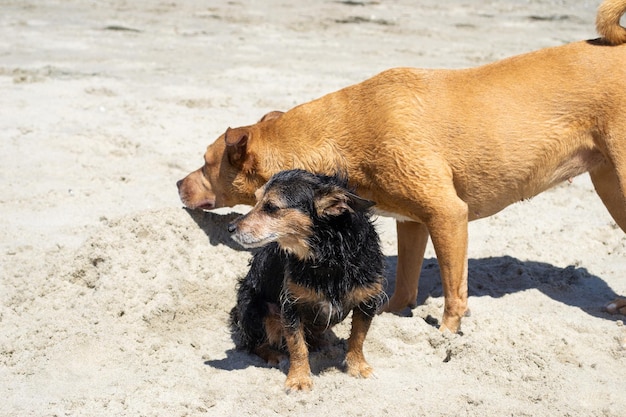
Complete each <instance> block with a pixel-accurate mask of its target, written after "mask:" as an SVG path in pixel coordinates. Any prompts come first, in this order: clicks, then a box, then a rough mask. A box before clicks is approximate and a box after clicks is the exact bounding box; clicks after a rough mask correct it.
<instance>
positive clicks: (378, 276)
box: [230, 170, 384, 352]
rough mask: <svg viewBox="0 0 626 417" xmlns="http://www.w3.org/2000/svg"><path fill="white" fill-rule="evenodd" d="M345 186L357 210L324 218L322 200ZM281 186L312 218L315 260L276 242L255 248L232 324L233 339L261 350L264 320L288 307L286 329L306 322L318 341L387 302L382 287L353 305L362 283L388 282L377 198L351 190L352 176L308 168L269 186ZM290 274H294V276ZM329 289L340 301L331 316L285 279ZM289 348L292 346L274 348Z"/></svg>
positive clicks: (309, 333) (321, 290)
mask: <svg viewBox="0 0 626 417" xmlns="http://www.w3.org/2000/svg"><path fill="white" fill-rule="evenodd" d="M337 187H340V188H341V189H342V192H345V194H346V195H348V196H353V197H354V198H352V197H351V198H350V203H349V206H350V208H351V210H346V211H344V212H342V213H340V214H339V215H336V216H324V215H322V216H319V215H318V214H317V210H316V208H315V201H316V199H317V198H319V197H321V196H323V195H324V194H325V193H329V192H331V191H332V190H336V189H337ZM270 188H274V189H275V190H278V191H279V192H280V193H281V195H282V196H284V197H285V198H286V199H287V200H288V206H289V207H290V208H295V209H297V210H300V211H301V212H302V213H305V214H306V215H307V216H309V217H310V218H311V220H312V223H313V228H312V229H313V233H312V236H311V237H310V239H309V240H308V243H309V246H310V249H311V251H312V253H313V257H312V258H311V259H310V260H305V261H303V260H300V259H298V258H297V257H296V256H294V255H292V254H289V253H288V252H286V251H284V250H282V249H281V248H280V247H279V245H278V244H277V243H270V244H268V245H266V246H264V247H263V248H260V249H259V250H258V251H257V252H256V253H254V255H253V258H252V260H251V262H250V270H249V272H248V274H247V275H246V276H245V277H244V278H243V279H241V280H240V282H239V286H238V290H237V305H236V306H235V307H234V308H233V309H232V311H231V315H230V319H231V321H230V325H231V331H232V335H233V340H234V341H235V343H236V345H237V347H238V348H240V349H247V350H248V351H250V352H253V351H254V349H255V348H257V347H259V346H261V345H262V344H264V343H267V338H266V334H265V328H264V325H263V320H264V318H265V317H266V316H267V315H268V314H270V310H272V311H273V312H278V311H279V312H280V315H281V319H282V323H283V326H285V327H286V328H290V327H291V328H292V329H293V328H295V327H297V326H298V325H299V323H300V322H302V323H303V324H304V328H305V333H306V335H307V341H308V342H309V343H314V342H315V337H317V336H319V335H320V334H321V332H323V331H324V330H325V329H327V328H330V327H332V326H333V325H335V324H337V323H339V322H341V321H342V320H343V319H345V318H346V316H347V315H348V314H349V313H350V311H352V309H354V308H358V309H360V310H362V311H363V312H364V313H365V314H366V315H368V316H370V317H372V316H374V315H375V314H376V312H377V310H378V309H379V308H380V307H381V304H382V302H383V295H384V293H383V292H382V291H381V292H380V293H378V294H377V295H376V296H375V297H372V298H371V299H369V300H366V301H365V302H362V303H361V304H359V305H356V306H354V305H345V302H344V301H345V296H346V295H347V294H349V293H350V292H351V291H353V290H355V289H357V288H359V287H371V286H373V285H376V284H381V285H380V288H382V280H383V269H384V256H383V253H382V251H381V249H380V240H379V237H378V234H377V233H376V230H375V228H374V225H373V224H372V221H371V218H370V217H371V214H370V212H369V208H370V207H371V206H372V205H373V202H369V201H367V200H362V199H358V197H356V196H354V195H353V194H351V193H350V191H349V190H348V188H347V181H346V180H345V179H344V178H342V177H340V176H323V175H315V174H311V173H308V172H306V171H301V170H291V171H283V172H281V173H278V174H276V175H275V176H273V177H272V178H271V179H270V181H269V182H268V183H267V185H266V191H267V190H269V189H270ZM287 277H289V278H287ZM286 279H291V280H292V281H293V282H294V283H296V284H298V285H300V286H305V287H307V288H310V289H314V290H315V291H317V292H318V293H322V294H324V296H325V298H326V300H327V301H328V302H330V303H331V305H332V306H333V308H332V314H331V315H330V316H329V315H328V314H324V312H323V311H321V310H320V309H319V307H318V306H316V305H307V304H303V303H300V302H298V300H294V299H293V298H292V297H290V296H289V294H287V291H286V290H285V286H284V284H285V280H286ZM272 347H273V348H276V349H284V346H272Z"/></svg>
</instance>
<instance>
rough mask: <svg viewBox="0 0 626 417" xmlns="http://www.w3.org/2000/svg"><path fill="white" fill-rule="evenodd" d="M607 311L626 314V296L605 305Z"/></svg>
mask: <svg viewBox="0 0 626 417" xmlns="http://www.w3.org/2000/svg"><path fill="white" fill-rule="evenodd" d="M604 308H605V309H606V311H607V312H609V313H611V314H624V315H626V298H618V299H616V300H613V301H612V302H610V303H609V304H607V305H606V307H604Z"/></svg>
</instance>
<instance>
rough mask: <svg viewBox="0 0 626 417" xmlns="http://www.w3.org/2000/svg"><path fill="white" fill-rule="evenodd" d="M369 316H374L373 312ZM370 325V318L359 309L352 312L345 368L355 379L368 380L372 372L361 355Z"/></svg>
mask: <svg viewBox="0 0 626 417" xmlns="http://www.w3.org/2000/svg"><path fill="white" fill-rule="evenodd" d="M371 314H375V311H372V312H371ZM371 323H372V316H371V315H370V314H367V313H365V312H363V311H362V310H361V309H360V308H359V307H357V308H355V309H354V310H353V311H352V330H351V331H350V338H349V339H348V352H347V353H346V367H347V371H348V373H349V374H350V375H352V376H354V377H357V378H359V377H361V378H368V377H369V376H371V375H372V373H373V372H374V370H373V369H372V367H371V366H370V365H369V364H368V363H367V361H366V360H365V355H363V342H364V341H365V336H367V332H368V330H369V328H370V324H371Z"/></svg>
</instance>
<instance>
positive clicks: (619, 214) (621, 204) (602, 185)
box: [589, 161, 626, 232]
mask: <svg viewBox="0 0 626 417" xmlns="http://www.w3.org/2000/svg"><path fill="white" fill-rule="evenodd" d="M623 171H625V172H624V175H623V176H624V177H625V179H624V182H626V166H625V167H623ZM589 175H590V176H591V181H592V182H593V186H594V187H595V189H596V192H597V193H598V195H599V196H600V198H601V199H602V202H603V203H604V205H605V206H606V208H607V209H608V210H609V213H610V214H611V216H612V217H613V219H614V220H615V223H617V225H618V226H619V227H620V228H621V229H622V230H623V231H624V232H626V183H624V182H623V183H622V184H620V178H619V176H618V170H617V168H614V166H613V164H612V163H611V162H608V161H607V162H606V163H605V164H603V165H601V166H600V167H598V168H596V169H594V170H593V171H590V172H589Z"/></svg>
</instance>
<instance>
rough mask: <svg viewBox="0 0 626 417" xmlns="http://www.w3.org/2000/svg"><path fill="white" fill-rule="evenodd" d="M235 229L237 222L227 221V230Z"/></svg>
mask: <svg viewBox="0 0 626 417" xmlns="http://www.w3.org/2000/svg"><path fill="white" fill-rule="evenodd" d="M235 230H237V223H235V222H232V223H228V232H229V233H235Z"/></svg>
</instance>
